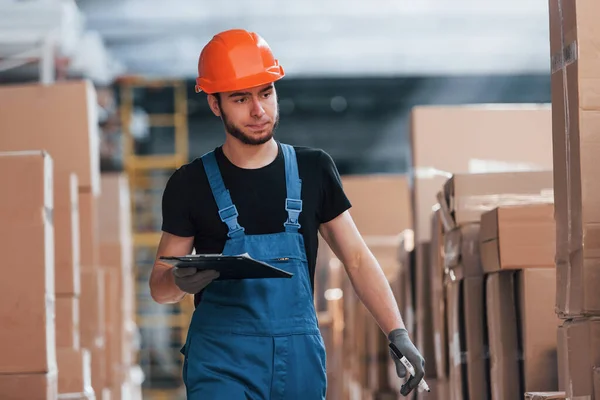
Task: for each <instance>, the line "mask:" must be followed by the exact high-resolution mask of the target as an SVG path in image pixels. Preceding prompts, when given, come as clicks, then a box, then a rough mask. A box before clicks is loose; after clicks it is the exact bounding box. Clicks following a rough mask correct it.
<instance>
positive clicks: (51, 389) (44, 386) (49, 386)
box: [0, 370, 58, 400]
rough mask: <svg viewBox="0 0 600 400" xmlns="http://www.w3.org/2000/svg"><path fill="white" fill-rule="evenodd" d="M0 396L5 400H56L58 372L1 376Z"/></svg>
mask: <svg viewBox="0 0 600 400" xmlns="http://www.w3.org/2000/svg"><path fill="white" fill-rule="evenodd" d="M0 395H2V399H3V400H38V399H40V400H41V399H43V400H56V399H58V377H57V373H56V370H54V371H53V372H50V373H45V374H0Z"/></svg>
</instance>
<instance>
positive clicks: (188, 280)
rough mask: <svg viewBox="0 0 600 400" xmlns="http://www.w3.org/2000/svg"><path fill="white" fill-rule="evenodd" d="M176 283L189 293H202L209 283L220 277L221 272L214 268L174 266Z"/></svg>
mask: <svg viewBox="0 0 600 400" xmlns="http://www.w3.org/2000/svg"><path fill="white" fill-rule="evenodd" d="M172 272H173V277H174V278H175V285H177V287H178V288H179V289H181V290H182V291H184V292H186V293H189V294H196V293H200V292H201V291H202V289H204V288H205V287H206V286H208V284H209V283H211V282H212V281H214V280H215V279H217V278H218V277H219V273H218V272H217V271H213V270H206V271H198V269H196V268H177V267H173V271H172Z"/></svg>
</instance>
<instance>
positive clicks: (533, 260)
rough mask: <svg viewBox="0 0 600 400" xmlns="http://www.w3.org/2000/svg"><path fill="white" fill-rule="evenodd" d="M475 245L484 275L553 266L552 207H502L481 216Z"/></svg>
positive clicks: (535, 205) (554, 225)
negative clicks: (477, 245)
mask: <svg viewBox="0 0 600 400" xmlns="http://www.w3.org/2000/svg"><path fill="white" fill-rule="evenodd" d="M479 245H480V250H481V262H482V266H483V270H484V271H485V272H488V273H489V272H495V271H500V270H516V269H521V268H536V267H542V268H545V267H548V266H550V265H554V255H555V253H556V224H555V223H554V205H552V204H527V205H521V206H505V207H498V208H495V209H493V210H491V211H488V212H486V213H484V214H483V215H482V216H481V232H480V237H479Z"/></svg>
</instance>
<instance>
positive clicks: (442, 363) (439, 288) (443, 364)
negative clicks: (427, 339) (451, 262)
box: [427, 210, 448, 378]
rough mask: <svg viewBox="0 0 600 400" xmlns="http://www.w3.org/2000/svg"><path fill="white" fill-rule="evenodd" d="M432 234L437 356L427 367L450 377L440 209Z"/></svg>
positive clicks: (432, 280)
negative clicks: (433, 367)
mask: <svg viewBox="0 0 600 400" xmlns="http://www.w3.org/2000/svg"><path fill="white" fill-rule="evenodd" d="M431 222H432V228H431V231H432V235H431V245H430V252H431V254H430V256H429V261H430V262H429V269H430V290H431V304H432V310H431V316H430V317H429V318H430V319H431V321H432V328H433V340H434V342H433V343H434V347H435V358H434V359H433V360H427V365H428V366H427V368H429V369H432V363H433V364H434V366H435V373H436V376H437V377H439V378H447V377H448V328H447V326H446V322H447V321H446V290H445V287H444V275H445V274H444V237H443V233H442V222H441V219H440V211H439V210H437V211H436V212H435V213H434V214H433V215H432V220H431Z"/></svg>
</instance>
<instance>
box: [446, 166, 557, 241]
mask: <svg viewBox="0 0 600 400" xmlns="http://www.w3.org/2000/svg"><path fill="white" fill-rule="evenodd" d="M438 197H439V196H438ZM438 201H440V206H441V208H442V210H443V211H444V215H443V222H444V230H445V231H449V230H452V229H453V228H455V227H457V226H461V225H464V224H468V223H479V222H480V221H481V215H482V214H483V213H485V212H486V211H490V210H493V209H494V208H496V207H501V206H511V205H520V204H523V203H525V204H534V203H535V204H552V202H553V201H554V197H553V181H552V171H529V172H505V173H489V174H455V175H453V176H452V178H450V179H449V180H448V181H447V182H446V183H445V184H444V192H443V198H438Z"/></svg>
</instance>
